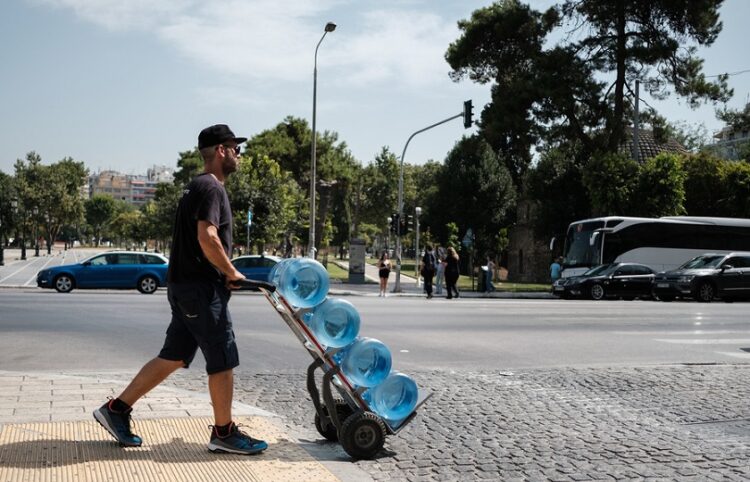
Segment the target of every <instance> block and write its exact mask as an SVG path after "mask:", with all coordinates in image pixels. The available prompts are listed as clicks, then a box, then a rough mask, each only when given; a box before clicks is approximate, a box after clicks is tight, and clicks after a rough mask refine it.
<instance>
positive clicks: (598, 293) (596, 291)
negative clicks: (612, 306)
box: [589, 283, 604, 300]
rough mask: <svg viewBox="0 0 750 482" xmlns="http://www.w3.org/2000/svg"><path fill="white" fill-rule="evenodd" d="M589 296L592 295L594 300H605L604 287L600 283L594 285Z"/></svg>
mask: <svg viewBox="0 0 750 482" xmlns="http://www.w3.org/2000/svg"><path fill="white" fill-rule="evenodd" d="M589 294H590V295H591V299H592V300H601V299H604V286H602V285H600V284H599V283H596V284H594V285H593V286H592V287H591V290H589Z"/></svg>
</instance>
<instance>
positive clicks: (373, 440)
mask: <svg viewBox="0 0 750 482" xmlns="http://www.w3.org/2000/svg"><path fill="white" fill-rule="evenodd" d="M339 435H340V436H339V441H340V442H341V447H342V448H343V449H344V451H345V452H346V453H347V454H349V455H350V456H351V457H352V458H354V459H371V458H373V457H375V455H377V453H378V452H379V451H380V449H382V448H383V444H384V443H385V436H386V429H385V423H384V422H383V420H382V419H381V418H380V417H378V416H377V415H375V414H374V413H372V412H357V413H354V414H352V415H351V416H349V418H347V419H346V420H345V421H344V423H343V424H342V425H341V433H340V434H339Z"/></svg>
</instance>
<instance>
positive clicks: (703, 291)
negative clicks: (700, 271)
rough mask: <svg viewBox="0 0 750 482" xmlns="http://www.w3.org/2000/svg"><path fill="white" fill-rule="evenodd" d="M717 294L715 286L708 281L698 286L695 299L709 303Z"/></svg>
mask: <svg viewBox="0 0 750 482" xmlns="http://www.w3.org/2000/svg"><path fill="white" fill-rule="evenodd" d="M715 294H716V290H715V289H714V285H712V284H711V283H709V282H707V281H704V282H703V283H701V284H699V285H698V289H697V290H696V293H695V298H696V299H697V300H698V301H702V302H704V303H708V302H710V301H712V300H713V299H714V295H715Z"/></svg>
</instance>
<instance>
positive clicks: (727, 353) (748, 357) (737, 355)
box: [716, 351, 750, 360]
mask: <svg viewBox="0 0 750 482" xmlns="http://www.w3.org/2000/svg"><path fill="white" fill-rule="evenodd" d="M716 353H718V354H719V355H725V356H731V357H734V358H742V359H743V360H750V353H745V352H740V351H736V352H735V351H717V352H716Z"/></svg>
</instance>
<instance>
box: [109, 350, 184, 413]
mask: <svg viewBox="0 0 750 482" xmlns="http://www.w3.org/2000/svg"><path fill="white" fill-rule="evenodd" d="M183 366H185V363H184V362H183V361H181V360H178V361H174V360H165V359H164V358H159V357H156V358H154V359H152V360H151V361H149V362H148V363H146V364H145V365H143V368H141V371H139V372H138V374H137V375H136V376H135V378H133V380H132V381H131V382H130V384H129V385H128V386H127V387H126V388H125V390H123V391H122V393H121V394H120V396H119V397H117V398H119V399H120V400H122V401H123V402H125V403H127V404H128V405H130V406H131V407H132V406H133V405H134V404H135V402H137V401H138V400H139V399H140V398H141V397H143V396H144V395H145V394H147V393H148V392H150V391H151V390H153V388H154V387H156V386H157V385H159V384H160V383H161V382H163V381H164V380H165V379H166V378H167V377H168V376H169V375H171V374H172V373H174V371H175V370H177V369H178V368H182V367H183Z"/></svg>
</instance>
